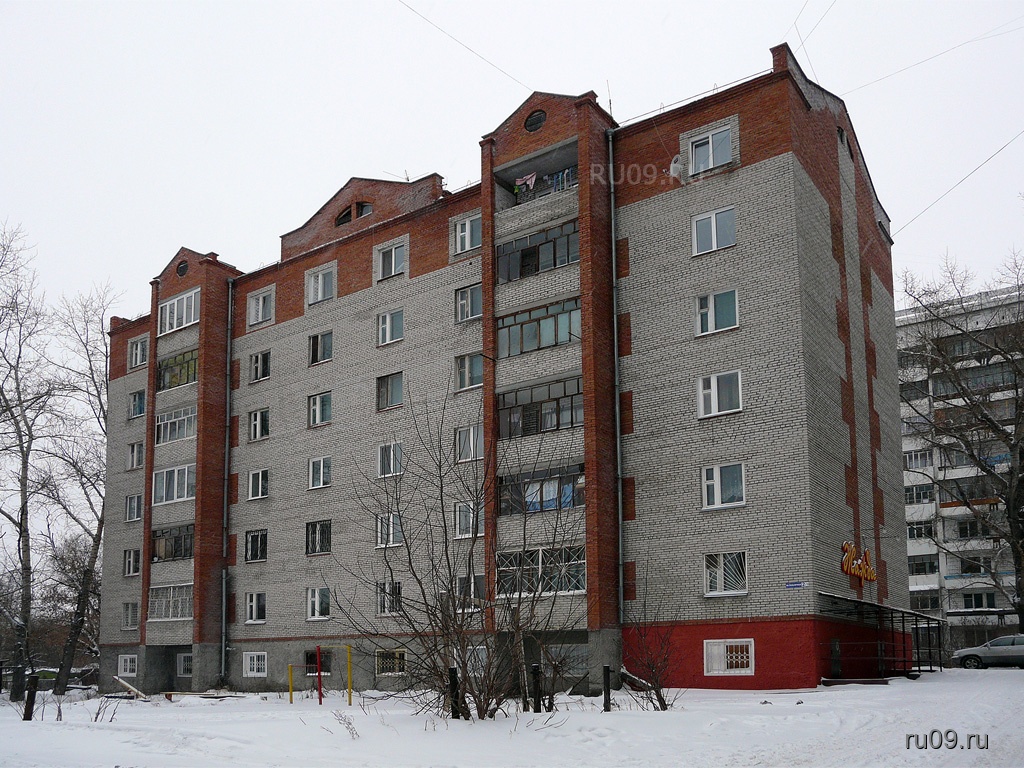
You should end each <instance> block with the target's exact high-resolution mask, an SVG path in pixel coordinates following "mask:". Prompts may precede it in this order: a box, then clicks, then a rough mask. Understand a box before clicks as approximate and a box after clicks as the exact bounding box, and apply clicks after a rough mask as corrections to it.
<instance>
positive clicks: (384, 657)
mask: <svg viewBox="0 0 1024 768" xmlns="http://www.w3.org/2000/svg"><path fill="white" fill-rule="evenodd" d="M374 660H375V664H374V668H375V669H376V672H377V675H378V676H384V675H404V674H405V649H404V648H396V649H394V650H390V651H385V650H380V649H378V650H377V651H376V652H375V653H374Z"/></svg>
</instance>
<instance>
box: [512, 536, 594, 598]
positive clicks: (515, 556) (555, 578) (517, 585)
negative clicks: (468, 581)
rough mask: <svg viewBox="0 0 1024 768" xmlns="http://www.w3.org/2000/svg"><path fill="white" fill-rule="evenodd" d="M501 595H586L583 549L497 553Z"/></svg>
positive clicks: (565, 548) (570, 548) (585, 566)
mask: <svg viewBox="0 0 1024 768" xmlns="http://www.w3.org/2000/svg"><path fill="white" fill-rule="evenodd" d="M495 562H496V565H497V572H498V576H497V590H498V594H499V595H515V594H528V593H535V592H538V591H540V592H548V593H551V592H584V591H586V589H587V559H586V549H585V548H584V547H552V548H547V549H525V550H518V551H515V552H498V553H497V556H496V561H495Z"/></svg>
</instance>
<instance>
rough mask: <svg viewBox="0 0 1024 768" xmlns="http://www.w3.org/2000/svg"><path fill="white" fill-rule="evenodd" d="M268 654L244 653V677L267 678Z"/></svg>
mask: <svg viewBox="0 0 1024 768" xmlns="http://www.w3.org/2000/svg"><path fill="white" fill-rule="evenodd" d="M266 676H267V654H266V653H265V652H259V653H242V677H266Z"/></svg>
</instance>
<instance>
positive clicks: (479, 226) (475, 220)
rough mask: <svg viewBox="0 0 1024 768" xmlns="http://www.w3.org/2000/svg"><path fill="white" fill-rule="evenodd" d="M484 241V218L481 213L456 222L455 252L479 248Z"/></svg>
mask: <svg viewBox="0 0 1024 768" xmlns="http://www.w3.org/2000/svg"><path fill="white" fill-rule="evenodd" d="M482 242H483V219H482V218H481V216H480V214H477V215H475V216H472V217H470V218H468V219H464V220H462V221H459V222H456V224H455V252H456V253H465V252H466V251H470V250H472V249H474V248H479V247H480V244H481V243H482Z"/></svg>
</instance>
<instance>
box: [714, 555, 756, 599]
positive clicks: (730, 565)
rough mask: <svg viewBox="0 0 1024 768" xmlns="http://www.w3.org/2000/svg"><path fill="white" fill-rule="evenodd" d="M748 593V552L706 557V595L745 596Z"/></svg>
mask: <svg viewBox="0 0 1024 768" xmlns="http://www.w3.org/2000/svg"><path fill="white" fill-rule="evenodd" d="M746 593H747V553H746V552H718V553H714V554H710V555H704V594H705V595H707V596H710V595H745V594H746Z"/></svg>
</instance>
